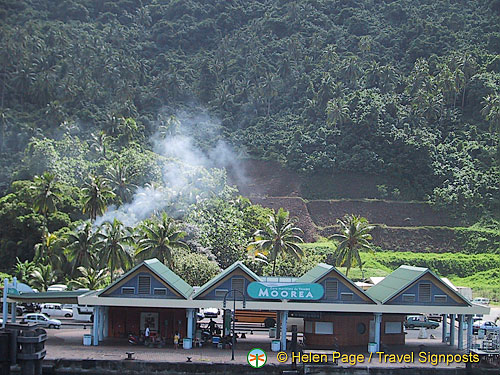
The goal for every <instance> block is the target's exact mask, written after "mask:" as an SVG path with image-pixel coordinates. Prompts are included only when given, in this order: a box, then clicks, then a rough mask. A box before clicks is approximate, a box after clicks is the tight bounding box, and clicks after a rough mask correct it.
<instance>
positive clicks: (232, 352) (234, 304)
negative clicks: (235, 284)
mask: <svg viewBox="0 0 500 375" xmlns="http://www.w3.org/2000/svg"><path fill="white" fill-rule="evenodd" d="M236 292H238V293H240V294H241V296H242V297H243V308H245V307H246V298H245V294H244V293H243V292H242V291H241V290H238V289H231V290H228V291H227V292H226V294H225V295H224V302H223V304H222V308H223V309H224V310H225V309H226V299H227V296H228V294H231V293H233V313H232V318H233V337H232V344H231V361H234V345H235V343H236V341H235V336H236V331H235V329H236V328H235V323H236V319H235V315H236Z"/></svg>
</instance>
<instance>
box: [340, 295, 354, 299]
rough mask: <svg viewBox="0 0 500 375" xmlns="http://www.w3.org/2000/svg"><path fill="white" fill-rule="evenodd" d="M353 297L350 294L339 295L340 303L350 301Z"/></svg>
mask: <svg viewBox="0 0 500 375" xmlns="http://www.w3.org/2000/svg"><path fill="white" fill-rule="evenodd" d="M353 296H354V295H353V294H352V293H340V299H341V300H342V301H352V297H353Z"/></svg>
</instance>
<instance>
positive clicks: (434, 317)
mask: <svg viewBox="0 0 500 375" xmlns="http://www.w3.org/2000/svg"><path fill="white" fill-rule="evenodd" d="M427 318H428V319H429V320H434V321H436V322H440V321H442V320H443V317H442V316H441V314H429V315H427Z"/></svg>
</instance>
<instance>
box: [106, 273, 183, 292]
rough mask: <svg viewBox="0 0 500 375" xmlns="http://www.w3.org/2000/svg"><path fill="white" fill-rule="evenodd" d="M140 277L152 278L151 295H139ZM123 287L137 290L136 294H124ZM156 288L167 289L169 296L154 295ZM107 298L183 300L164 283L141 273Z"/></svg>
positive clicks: (151, 275)
mask: <svg viewBox="0 0 500 375" xmlns="http://www.w3.org/2000/svg"><path fill="white" fill-rule="evenodd" d="M139 276H150V277H151V291H150V294H138V290H139ZM123 287H133V288H135V294H122V288H123ZM154 288H166V289H167V294H166V295H164V296H158V295H154V294H153V291H154ZM105 296H108V297H126V298H158V299H161V298H168V299H181V298H182V297H178V296H177V295H176V294H175V292H174V291H173V290H172V289H171V288H170V287H168V286H166V285H165V284H164V283H162V282H160V281H158V280H157V279H156V277H154V276H153V274H152V273H150V272H139V273H137V274H135V275H134V276H133V277H132V278H131V279H130V280H128V281H127V282H125V283H120V285H119V287H118V288H116V289H115V290H114V291H113V292H111V293H107V294H106V295H105Z"/></svg>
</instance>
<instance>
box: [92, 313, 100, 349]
mask: <svg viewBox="0 0 500 375" xmlns="http://www.w3.org/2000/svg"><path fill="white" fill-rule="evenodd" d="M99 309H100V306H95V307H94V324H93V326H92V341H93V344H94V346H97V345H99V332H98V331H99V319H100V313H99Z"/></svg>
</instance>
